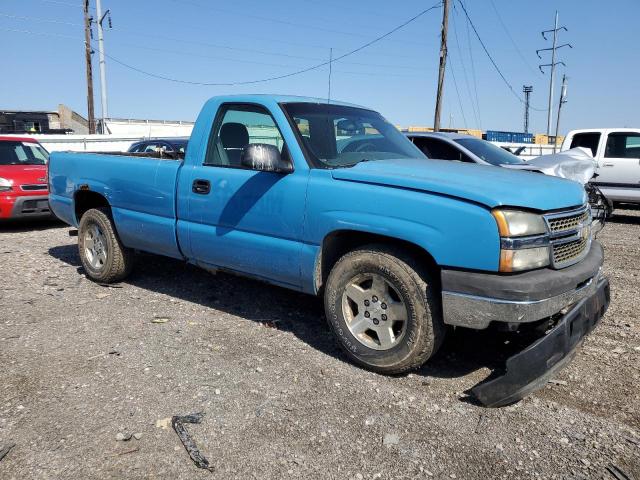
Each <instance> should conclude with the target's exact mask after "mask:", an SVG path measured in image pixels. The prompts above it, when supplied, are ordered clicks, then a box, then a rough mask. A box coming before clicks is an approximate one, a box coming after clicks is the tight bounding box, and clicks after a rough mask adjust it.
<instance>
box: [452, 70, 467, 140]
mask: <svg viewBox="0 0 640 480" xmlns="http://www.w3.org/2000/svg"><path fill="white" fill-rule="evenodd" d="M451 78H453V86H454V87H455V89H456V96H457V97H458V105H459V106H460V113H461V114H462V123H463V125H464V128H467V118H466V117H465V115H464V109H463V108H462V99H461V98H460V91H459V90H458V82H457V81H456V74H455V73H454V69H453V62H452V64H451Z"/></svg>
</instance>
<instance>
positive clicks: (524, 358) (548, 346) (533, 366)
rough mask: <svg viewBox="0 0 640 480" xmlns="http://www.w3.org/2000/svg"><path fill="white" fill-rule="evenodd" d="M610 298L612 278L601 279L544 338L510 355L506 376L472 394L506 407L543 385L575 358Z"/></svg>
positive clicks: (486, 382)
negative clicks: (609, 279) (592, 291)
mask: <svg viewBox="0 0 640 480" xmlns="http://www.w3.org/2000/svg"><path fill="white" fill-rule="evenodd" d="M610 298H611V295H610V292H609V281H608V280H607V279H600V280H599V281H598V287H597V289H596V292H595V293H594V294H593V295H591V296H590V297H587V298H585V299H583V300H581V301H580V302H578V303H577V304H576V305H575V306H574V307H573V308H572V309H571V310H570V311H569V312H567V313H566V314H565V315H564V316H563V317H562V318H561V319H560V320H559V321H558V323H557V324H556V325H555V326H554V327H553V328H552V329H551V331H550V332H549V333H547V334H546V335H545V336H544V337H542V338H540V339H538V340H536V341H535V342H534V343H532V344H531V345H529V346H528V347H526V348H525V349H524V350H523V351H521V352H520V353H518V354H516V355H514V356H512V357H510V358H509V359H508V360H507V362H506V370H505V372H504V374H503V375H500V376H498V377H493V378H492V377H489V378H488V379H486V380H484V381H482V382H480V383H479V384H477V385H476V386H475V387H473V388H472V389H471V394H472V395H473V396H474V397H475V398H477V399H478V400H479V401H480V403H482V404H483V405H484V406H486V407H502V406H505V405H509V404H511V403H515V402H517V401H518V400H520V399H522V398H523V397H525V396H526V395H528V394H529V393H531V392H533V391H535V390H538V389H539V388H541V387H543V386H544V385H545V384H546V383H547V381H548V380H549V379H550V378H551V377H552V376H553V375H554V374H555V373H556V372H557V371H558V370H560V369H561V368H562V367H564V366H565V365H566V364H567V363H569V362H570V361H571V359H572V358H573V356H574V354H575V351H576V348H577V347H578V346H579V345H580V343H581V342H582V340H583V339H584V337H585V336H586V335H588V334H589V333H590V332H591V330H593V328H594V327H595V326H596V325H597V323H598V322H599V321H600V319H601V318H602V316H603V315H604V313H605V312H606V310H607V308H608V306H609V302H610Z"/></svg>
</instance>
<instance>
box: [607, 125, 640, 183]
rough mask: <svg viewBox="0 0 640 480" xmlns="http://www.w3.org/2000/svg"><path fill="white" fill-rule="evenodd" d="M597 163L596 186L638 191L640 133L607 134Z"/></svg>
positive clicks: (639, 178) (639, 181) (613, 132)
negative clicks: (636, 189) (601, 185)
mask: <svg viewBox="0 0 640 480" xmlns="http://www.w3.org/2000/svg"><path fill="white" fill-rule="evenodd" d="M597 161H598V177H597V183H598V184H603V186H606V187H607V188H611V187H621V188H638V189H640V133H638V132H616V131H611V132H609V134H608V135H607V137H606V144H605V147H604V151H603V153H602V154H601V155H600V158H598V159H597Z"/></svg>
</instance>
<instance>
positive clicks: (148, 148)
mask: <svg viewBox="0 0 640 480" xmlns="http://www.w3.org/2000/svg"><path fill="white" fill-rule="evenodd" d="M159 148H160V145H158V144H157V143H149V144H147V145H146V146H145V147H144V150H142V151H143V152H145V153H149V152H156V151H157V150H158V149H159Z"/></svg>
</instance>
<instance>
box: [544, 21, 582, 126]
mask: <svg viewBox="0 0 640 480" xmlns="http://www.w3.org/2000/svg"><path fill="white" fill-rule="evenodd" d="M560 30H564V31H565V32H566V31H568V30H567V27H564V26H562V27H558V11H557V10H556V18H555V22H554V27H553V28H552V29H551V30H545V31H544V32H542V38H544V39H545V40H548V38H547V36H546V35H545V34H547V33H553V45H552V46H551V47H550V48H541V49H540V50H536V55H538V58H540V59H542V57H541V56H540V52H546V51H551V63H545V64H543V65H538V68H539V69H540V71H541V72H542V73H544V70H543V69H542V67H551V78H550V79H549V107H548V112H547V136H548V135H549V134H550V132H551V117H552V116H553V81H554V79H555V73H556V65H563V66H565V67H566V65H565V64H564V62H556V50H558V49H559V48H562V47H569V48H573V46H572V45H571V44H570V43H564V44H562V45H558V32H559V31H560Z"/></svg>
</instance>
